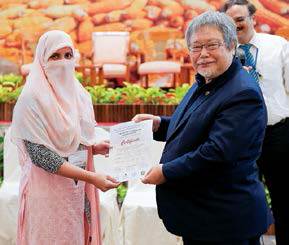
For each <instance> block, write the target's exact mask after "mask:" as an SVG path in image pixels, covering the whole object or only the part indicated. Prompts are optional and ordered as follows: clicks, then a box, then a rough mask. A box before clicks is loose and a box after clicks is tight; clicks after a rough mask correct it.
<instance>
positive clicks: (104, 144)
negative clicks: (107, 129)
mask: <svg viewBox="0 0 289 245" xmlns="http://www.w3.org/2000/svg"><path fill="white" fill-rule="evenodd" d="M109 148H110V142H109V140H103V141H100V143H98V144H96V145H93V146H92V154H93V155H97V154H101V155H105V156H108V152H109Z"/></svg>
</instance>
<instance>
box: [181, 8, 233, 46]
mask: <svg viewBox="0 0 289 245" xmlns="http://www.w3.org/2000/svg"><path fill="white" fill-rule="evenodd" d="M203 26H215V27H217V28H218V29H219V31H220V32H221V33H222V35H223V38H224V42H225V46H226V47H227V48H228V49H231V45H232V43H233V44H234V47H236V46H237V42H238V37H237V30H236V25H235V23H234V21H233V20H232V19H231V18H230V17H229V16H227V15H226V14H225V13H220V12H217V11H211V10H210V11H207V12H205V13H203V14H201V15H199V16H197V17H195V18H194V19H193V20H192V21H191V22H190V24H189V26H188V28H187V31H186V42H187V46H188V48H189V47H190V45H191V38H192V35H194V33H195V32H197V31H198V30H199V29H200V28H201V27H203Z"/></svg>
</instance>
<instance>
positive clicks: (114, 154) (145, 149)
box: [109, 120, 153, 182]
mask: <svg viewBox="0 0 289 245" xmlns="http://www.w3.org/2000/svg"><path fill="white" fill-rule="evenodd" d="M152 124H153V122H152V120H145V121H142V122H139V123H135V122H132V121H131V122H126V123H120V124H118V125H116V126H112V127H111V129H110V144H111V147H112V148H111V150H110V152H109V157H110V158H111V162H112V164H113V167H112V171H113V173H112V175H113V176H114V177H115V178H116V180H117V181H119V182H122V181H127V180H129V179H135V178H141V177H143V176H144V174H145V173H146V171H147V170H148V169H149V167H150V165H151V161H152V160H151V158H150V156H151V147H152V143H153V133H152V126H153V125H152Z"/></svg>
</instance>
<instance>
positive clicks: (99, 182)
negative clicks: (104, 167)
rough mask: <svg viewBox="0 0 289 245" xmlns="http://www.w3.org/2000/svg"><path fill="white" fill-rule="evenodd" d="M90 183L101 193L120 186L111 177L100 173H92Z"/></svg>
mask: <svg viewBox="0 0 289 245" xmlns="http://www.w3.org/2000/svg"><path fill="white" fill-rule="evenodd" d="M90 183H91V184H93V185H94V186H95V187H96V188H98V189H100V190H101V191H103V192H105V191H108V190H110V189H112V188H116V187H118V186H119V185H120V184H121V183H120V182H117V181H116V180H115V179H114V178H112V177H111V176H109V175H105V174H101V173H93V175H92V177H91V181H90Z"/></svg>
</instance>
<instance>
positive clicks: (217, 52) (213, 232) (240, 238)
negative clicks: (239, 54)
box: [133, 11, 268, 245]
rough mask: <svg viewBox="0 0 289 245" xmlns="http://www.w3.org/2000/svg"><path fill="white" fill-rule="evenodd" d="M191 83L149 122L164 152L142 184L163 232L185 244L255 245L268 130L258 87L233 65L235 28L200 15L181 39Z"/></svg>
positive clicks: (260, 227) (215, 16) (220, 18)
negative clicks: (166, 113)
mask: <svg viewBox="0 0 289 245" xmlns="http://www.w3.org/2000/svg"><path fill="white" fill-rule="evenodd" d="M186 41H187V46H188V49H189V52H190V57H191V61H192V65H193V67H194V69H195V70H196V71H197V75H196V83H194V84H193V85H192V87H191V88H190V90H189V91H188V93H187V94H186V95H185V97H184V99H183V100H182V101H181V103H180V104H179V105H178V107H177V109H176V111H175V112H174V114H173V115H172V116H171V117H158V116H154V115H149V114H139V115H136V116H135V117H134V118H133V120H134V121H135V122H139V121H143V120H147V119H152V120H153V131H154V139H155V140H159V141H165V142H166V145H165V147H164V151H163V154H162V157H161V160H160V164H159V165H157V166H154V167H153V168H152V169H151V170H150V171H148V173H147V174H146V175H145V177H144V179H143V182H144V183H147V184H155V185H157V186H156V198H157V205H158V212H159V216H160V218H161V219H162V220H163V222H164V225H165V227H166V228H167V230H168V231H170V232H171V233H173V234H176V235H179V236H182V237H183V240H184V245H257V244H259V238H260V236H261V235H262V234H263V233H265V232H266V230H267V228H268V219H267V214H268V206H267V204H266V198H265V191H264V187H263V185H262V183H261V182H260V180H259V178H258V168H257V165H256V160H257V158H258V157H259V156H260V153H261V146H262V142H263V139H264V133H265V128H266V123H267V115H266V107H265V104H264V100H263V97H262V93H261V91H260V88H259V86H258V84H257V83H256V82H255V81H254V80H253V78H252V77H251V76H250V75H249V74H248V73H247V72H246V71H245V69H243V67H242V65H241V63H240V60H239V59H238V58H236V56H235V51H236V45H237V34H236V26H235V24H234V22H233V21H232V20H231V18H229V17H228V16H226V15H225V14H224V13H219V12H212V11H209V12H205V13H204V14H202V15H199V16H198V17H196V18H194V19H193V20H192V22H191V23H190V24H189V26H188V29H187V32H186Z"/></svg>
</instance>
